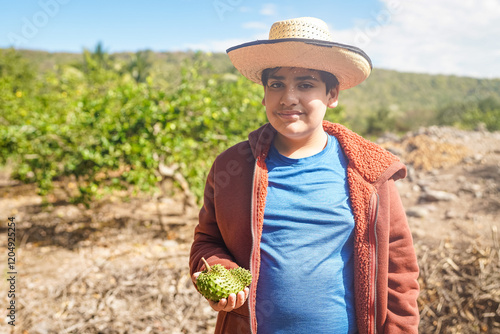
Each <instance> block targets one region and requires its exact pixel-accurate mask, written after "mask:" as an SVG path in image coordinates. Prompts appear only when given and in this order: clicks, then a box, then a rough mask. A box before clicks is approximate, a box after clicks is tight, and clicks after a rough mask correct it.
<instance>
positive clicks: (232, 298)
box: [223, 293, 236, 312]
mask: <svg viewBox="0 0 500 334" xmlns="http://www.w3.org/2000/svg"><path fill="white" fill-rule="evenodd" d="M235 306H236V294H234V293H231V294H230V295H229V297H227V304H226V307H224V309H223V310H224V311H226V312H231V311H232V310H234V307H235Z"/></svg>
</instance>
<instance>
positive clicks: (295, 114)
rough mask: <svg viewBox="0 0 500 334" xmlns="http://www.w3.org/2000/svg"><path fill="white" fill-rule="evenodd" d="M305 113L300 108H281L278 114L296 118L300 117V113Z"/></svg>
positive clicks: (286, 117) (283, 116)
mask: <svg viewBox="0 0 500 334" xmlns="http://www.w3.org/2000/svg"><path fill="white" fill-rule="evenodd" d="M302 114H304V113H303V112H302V111H299V110H281V111H278V112H277V115H278V116H279V117H281V118H285V119H296V118H299V117H300V115H302Z"/></svg>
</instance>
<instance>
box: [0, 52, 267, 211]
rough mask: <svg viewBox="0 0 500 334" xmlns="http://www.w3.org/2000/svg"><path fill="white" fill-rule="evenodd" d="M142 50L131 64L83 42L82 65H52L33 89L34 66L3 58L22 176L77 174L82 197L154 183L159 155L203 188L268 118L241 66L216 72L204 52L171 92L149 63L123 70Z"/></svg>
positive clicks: (7, 115)
mask: <svg viewBox="0 0 500 334" xmlns="http://www.w3.org/2000/svg"><path fill="white" fill-rule="evenodd" d="M2 56H4V57H5V58H7V59H9V60H10V59H11V58H14V59H16V57H18V55H16V54H15V53H12V52H9V53H8V54H7V55H6V56H5V55H2ZM141 57H143V56H142V55H138V58H137V57H136V58H135V60H134V61H133V62H132V63H129V64H127V63H124V64H123V63H120V62H118V61H117V60H116V59H113V58H112V57H110V56H108V55H107V54H106V53H105V52H103V49H102V46H98V47H97V48H96V50H95V51H94V52H90V51H87V50H86V51H84V52H83V61H82V63H80V65H79V66H71V65H65V66H60V67H57V68H56V69H55V70H54V71H52V72H46V73H45V74H44V75H43V76H42V77H41V78H39V79H38V80H36V85H35V87H34V88H33V89H32V90H31V91H20V90H19V87H21V86H24V83H28V78H33V77H35V74H34V72H33V71H31V70H29V69H28V68H27V67H26V68H23V69H17V70H15V71H14V70H12V69H7V70H4V68H5V67H2V77H1V78H0V80H1V81H0V82H1V86H0V89H2V92H3V93H4V94H2V97H1V100H0V101H1V108H2V110H3V113H2V118H0V140H1V145H0V153H1V160H0V162H1V163H2V164H5V163H6V162H7V160H8V159H9V160H10V161H11V162H12V163H13V164H14V165H15V166H16V168H15V170H16V172H15V175H14V176H15V177H16V178H18V179H19V180H22V181H25V182H35V183H36V184H37V185H38V187H39V190H40V193H41V194H43V195H46V194H47V193H49V192H50V191H51V188H52V182H53V181H54V180H55V179H57V178H60V177H64V176H71V177H74V178H75V179H76V181H77V184H78V190H79V193H78V194H77V195H76V196H75V198H74V199H73V200H74V201H78V202H83V203H89V201H90V200H91V199H92V198H94V197H95V196H96V195H99V193H100V192H101V191H102V189H103V187H105V188H125V187H128V186H129V185H133V186H135V187H136V188H137V190H140V191H147V190H151V189H154V186H155V185H156V183H157V182H158V180H159V176H158V172H157V169H158V165H159V163H160V161H162V162H164V163H166V164H167V165H169V164H174V163H176V164H178V165H180V169H181V172H182V173H183V174H184V176H185V177H186V178H187V179H188V180H189V182H190V185H191V187H192V189H193V191H194V192H195V194H196V195H197V196H198V197H200V196H201V194H202V189H203V186H204V180H205V177H206V174H207V173H208V169H209V167H210V165H211V163H212V161H213V159H214V157H215V156H216V155H217V154H218V153H220V152H221V151H222V150H224V149H226V148H227V147H229V146H230V145H232V144H234V143H236V142H238V141H241V140H243V139H245V137H246V135H247V134H248V131H249V130H251V129H254V128H257V127H258V126H260V125H262V124H264V123H265V113H264V111H263V108H262V106H261V105H260V99H261V95H262V88H261V87H260V86H258V85H255V84H252V83H250V82H249V81H248V80H246V79H244V78H242V77H237V76H234V75H207V74H206V73H209V72H210V66H209V63H208V61H206V60H204V59H205V57H206V55H203V54H199V55H195V56H194V57H193V59H191V60H190V59H186V60H185V61H184V63H183V66H182V68H181V83H180V85H179V86H178V87H176V88H174V89H172V88H170V91H171V93H165V91H167V90H168V89H167V88H168V87H163V88H165V89H161V87H158V83H154V82H153V80H152V78H151V77H150V76H146V77H144V76H143V75H145V72H140V73H141V75H134V74H133V73H129V72H128V71H127V70H125V71H123V69H130V68H132V69H134V68H137V66H138V63H137V60H138V59H139V58H140V59H142V60H141V62H143V63H142V65H140V66H142V68H144V69H145V68H148V64H147V63H144V61H145V60H144V59H143V58H141ZM2 61H4V62H6V63H9V64H10V61H6V60H5V59H2ZM21 64H22V62H21ZM21 70H22V71H21ZM19 73H23V75H20V74H19ZM29 80H31V79H29Z"/></svg>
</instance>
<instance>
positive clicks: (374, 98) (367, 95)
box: [20, 50, 500, 132]
mask: <svg viewBox="0 0 500 334" xmlns="http://www.w3.org/2000/svg"><path fill="white" fill-rule="evenodd" d="M20 52H21V54H22V55H23V56H24V57H26V58H27V59H29V60H30V63H31V64H32V65H33V66H35V67H36V68H37V69H39V71H40V72H45V71H51V70H53V69H54V66H55V65H59V66H60V65H74V64H81V63H82V61H83V57H82V54H78V53H73V54H71V53H49V52H43V51H30V50H20ZM144 52H145V54H146V58H147V61H148V62H150V63H151V72H152V73H154V74H155V77H158V78H163V79H165V80H167V81H170V82H175V81H176V80H177V79H178V78H179V77H180V73H179V69H180V65H181V63H182V61H183V60H185V59H187V58H192V57H193V55H194V53H193V52H151V51H144ZM134 55H135V54H134V53H116V54H111V55H110V56H111V57H112V58H113V59H114V60H115V61H117V62H127V61H130V60H131V59H132V58H133V57H134ZM204 57H205V59H206V60H207V62H209V63H210V66H211V68H212V70H213V73H233V74H238V73H237V72H236V70H235V69H234V68H233V67H232V65H231V63H230V61H229V58H228V57H227V56H226V54H223V53H215V54H210V56H208V55H206V54H205V55H204ZM238 75H239V74H238ZM492 96H493V97H498V96H500V78H498V79H479V78H469V77H458V76H450V75H430V74H420V73H402V72H397V71H392V70H385V69H380V68H377V67H375V68H374V70H373V72H372V74H371V76H370V78H369V79H368V80H366V81H365V82H364V83H362V84H361V85H359V86H358V87H355V88H353V89H350V90H347V91H344V92H341V95H340V105H341V106H343V107H344V108H345V114H346V122H347V123H348V125H349V126H350V127H351V128H353V129H354V130H355V131H358V132H365V130H366V128H367V123H366V122H367V121H366V117H367V116H369V115H371V114H373V113H374V112H377V111H378V110H380V109H387V110H388V111H389V113H390V115H391V117H393V118H395V119H397V123H398V126H399V128H400V129H399V131H407V130H412V129H414V128H413V127H414V126H415V125H416V124H417V125H418V126H427V125H433V124H435V114H436V111H438V110H440V109H442V108H445V107H447V106H450V105H451V106H452V105H456V104H462V103H468V102H472V103H475V102H477V101H481V100H483V99H485V98H488V97H492ZM405 119H410V121H405Z"/></svg>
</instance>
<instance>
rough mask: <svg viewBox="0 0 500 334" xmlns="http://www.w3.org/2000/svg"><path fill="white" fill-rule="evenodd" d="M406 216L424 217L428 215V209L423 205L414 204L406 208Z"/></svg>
mask: <svg viewBox="0 0 500 334" xmlns="http://www.w3.org/2000/svg"><path fill="white" fill-rule="evenodd" d="M406 215H407V216H408V217H416V218H424V217H426V216H428V215H429V210H428V209H427V208H424V207H423V206H414V207H411V208H408V209H407V210H406Z"/></svg>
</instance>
